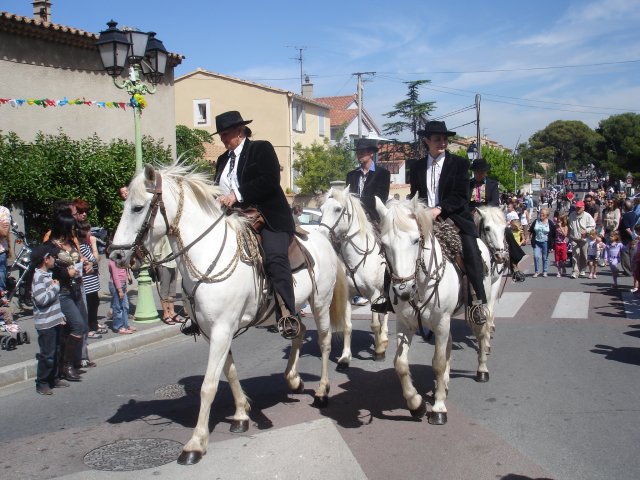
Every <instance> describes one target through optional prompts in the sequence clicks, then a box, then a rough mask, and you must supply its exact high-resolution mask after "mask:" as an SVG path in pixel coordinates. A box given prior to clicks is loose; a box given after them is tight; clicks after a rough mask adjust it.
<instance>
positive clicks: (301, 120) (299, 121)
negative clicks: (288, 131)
mask: <svg viewBox="0 0 640 480" xmlns="http://www.w3.org/2000/svg"><path fill="white" fill-rule="evenodd" d="M291 123H292V125H293V129H294V130H295V131H296V132H304V131H306V129H307V119H306V118H305V113H304V105H302V104H301V103H298V102H296V103H294V104H293V105H292V106H291Z"/></svg>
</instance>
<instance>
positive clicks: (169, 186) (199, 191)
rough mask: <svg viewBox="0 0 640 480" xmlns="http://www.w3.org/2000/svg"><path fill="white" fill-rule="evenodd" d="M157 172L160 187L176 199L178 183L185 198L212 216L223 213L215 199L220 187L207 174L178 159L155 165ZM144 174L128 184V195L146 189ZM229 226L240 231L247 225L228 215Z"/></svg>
mask: <svg viewBox="0 0 640 480" xmlns="http://www.w3.org/2000/svg"><path fill="white" fill-rule="evenodd" d="M156 170H157V173H158V174H160V175H161V176H162V188H163V190H168V191H170V192H171V193H172V195H173V196H174V197H175V198H176V199H177V198H178V195H179V191H180V186H179V184H180V183H181V184H182V188H183V189H184V196H185V199H187V198H189V199H191V200H192V201H193V202H195V203H196V204H197V205H198V206H199V207H200V208H201V209H202V211H203V213H207V214H209V215H210V216H212V217H214V218H218V217H219V216H220V215H223V214H224V212H223V211H222V209H221V208H220V204H219V203H218V202H217V201H216V200H217V198H218V197H219V196H220V195H222V189H221V188H220V187H219V186H217V185H214V184H213V180H212V179H211V177H210V176H209V175H207V174H206V173H203V172H196V171H195V170H194V167H193V166H189V165H185V164H184V162H182V161H181V160H180V159H178V160H176V161H175V162H174V163H172V164H170V165H165V166H160V167H157V169H156ZM147 188H148V186H147V185H145V181H144V174H140V175H137V176H136V177H135V178H134V179H133V181H132V182H131V185H130V186H129V190H130V193H129V194H130V195H131V196H133V197H134V198H135V197H136V196H137V195H140V196H141V195H143V194H144V193H145V192H146V191H147ZM225 220H226V222H227V224H228V225H229V227H231V228H233V229H234V230H236V231H241V229H244V228H246V227H247V226H248V221H247V219H246V218H244V217H240V216H238V215H229V216H227V218H226V219H225Z"/></svg>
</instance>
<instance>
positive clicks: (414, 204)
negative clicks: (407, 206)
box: [411, 192, 420, 212]
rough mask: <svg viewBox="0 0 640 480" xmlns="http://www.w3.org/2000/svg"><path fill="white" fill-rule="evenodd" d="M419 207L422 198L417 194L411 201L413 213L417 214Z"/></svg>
mask: <svg viewBox="0 0 640 480" xmlns="http://www.w3.org/2000/svg"><path fill="white" fill-rule="evenodd" d="M419 206H420V198H419V196H418V192H416V193H415V194H414V195H413V198H412V199H411V207H413V211H414V212H415V211H416V210H417V209H418V207H419Z"/></svg>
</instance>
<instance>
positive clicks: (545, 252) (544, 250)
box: [533, 242, 549, 273]
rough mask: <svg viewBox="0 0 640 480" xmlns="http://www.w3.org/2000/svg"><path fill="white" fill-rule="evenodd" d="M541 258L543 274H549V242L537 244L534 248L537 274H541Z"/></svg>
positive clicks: (534, 262)
mask: <svg viewBox="0 0 640 480" xmlns="http://www.w3.org/2000/svg"><path fill="white" fill-rule="evenodd" d="M540 257H542V273H547V269H548V268H549V244H548V243H547V242H536V243H535V245H534V246H533V264H534V265H535V269H536V273H539V272H540Z"/></svg>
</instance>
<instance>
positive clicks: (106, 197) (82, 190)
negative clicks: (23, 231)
mask: <svg viewBox="0 0 640 480" xmlns="http://www.w3.org/2000/svg"><path fill="white" fill-rule="evenodd" d="M142 150H143V152H144V155H145V160H146V161H148V162H150V163H159V164H161V163H168V162H170V161H171V150H170V148H169V147H165V146H164V145H162V141H161V140H160V141H157V140H154V139H152V138H150V137H146V136H145V137H143V139H142ZM134 158H135V148H134V145H133V143H131V142H127V141H124V140H114V141H112V142H110V143H109V144H106V143H104V142H103V141H102V140H101V139H100V138H99V137H97V136H95V135H94V136H92V137H89V138H85V139H81V140H75V139H72V138H70V137H69V136H68V135H66V134H65V133H63V132H59V133H58V134H56V135H46V134H43V133H39V134H38V135H37V136H36V138H35V140H34V141H33V142H31V143H28V142H25V141H24V140H22V139H20V138H19V137H18V135H16V134H15V133H13V132H10V133H8V134H6V135H5V134H0V169H2V172H3V174H2V182H0V202H1V203H2V204H3V205H9V204H11V203H21V204H22V206H23V209H24V212H25V223H26V226H27V229H28V234H29V235H30V237H31V238H34V239H39V238H42V233H44V231H46V230H47V229H48V228H49V219H50V209H51V204H52V203H53V202H54V201H55V200H59V199H62V198H68V199H73V198H77V197H79V198H83V199H85V200H86V201H88V202H89V203H90V204H91V205H92V206H93V208H92V210H91V212H90V217H89V221H90V222H91V224H92V225H100V226H103V227H105V228H107V229H108V230H109V231H110V233H114V231H115V227H116V226H117V225H118V222H119V221H120V216H121V214H122V202H121V200H120V197H119V196H118V188H119V187H121V186H122V185H127V184H128V183H129V182H130V181H131V178H132V177H133V174H134V170H135V160H134Z"/></svg>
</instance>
